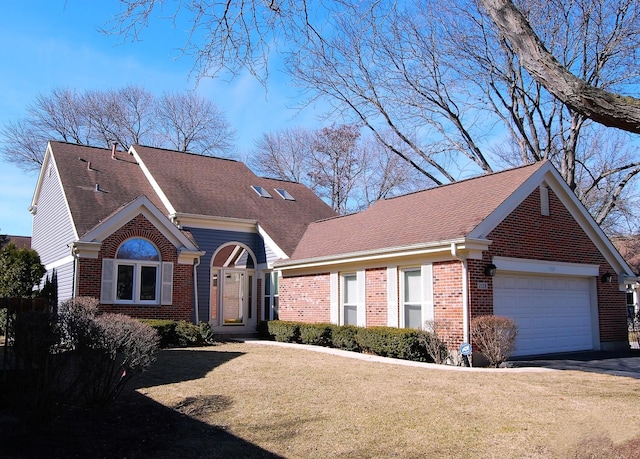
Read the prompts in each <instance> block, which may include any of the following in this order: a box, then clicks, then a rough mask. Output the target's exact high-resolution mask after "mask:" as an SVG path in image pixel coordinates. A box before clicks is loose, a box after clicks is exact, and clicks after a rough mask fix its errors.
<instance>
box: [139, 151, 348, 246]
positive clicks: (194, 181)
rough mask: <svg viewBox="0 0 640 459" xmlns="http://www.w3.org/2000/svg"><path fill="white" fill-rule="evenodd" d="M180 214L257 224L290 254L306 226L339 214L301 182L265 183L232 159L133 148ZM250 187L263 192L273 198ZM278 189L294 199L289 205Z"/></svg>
mask: <svg viewBox="0 0 640 459" xmlns="http://www.w3.org/2000/svg"><path fill="white" fill-rule="evenodd" d="M132 148H133V150H134V151H135V153H136V154H137V155H138V156H139V157H140V159H141V160H142V162H143V163H144V165H145V166H146V167H147V168H148V169H149V172H150V173H151V175H152V176H153V177H154V179H155V180H156V182H157V183H158V186H159V187H160V188H161V189H162V191H163V192H164V194H165V195H166V197H167V199H168V201H169V202H170V203H171V206H173V208H174V210H175V212H176V213H178V214H190V215H196V216H197V215H203V216H211V217H221V218H237V219H245V220H255V221H257V222H258V223H259V224H260V226H261V227H262V228H263V229H264V230H265V231H266V232H267V234H269V236H270V237H271V238H272V239H273V240H274V242H275V243H276V244H278V247H280V248H281V249H282V250H283V251H284V252H285V253H287V254H291V253H292V252H293V250H294V248H295V246H296V245H297V243H298V241H299V240H300V238H301V237H302V234H303V233H304V231H305V229H306V228H307V225H308V224H309V223H311V222H313V221H316V220H320V219H324V218H328V217H333V216H335V215H336V213H335V212H334V211H333V210H332V209H331V207H329V206H328V205H327V204H326V203H324V202H323V201H322V200H321V199H320V198H318V197H317V196H316V195H315V194H314V193H313V192H312V191H311V190H309V189H308V188H307V187H305V186H304V185H301V184H299V183H292V182H287V181H281V180H274V179H268V178H261V177H258V176H256V175H255V174H254V173H253V172H252V171H251V170H250V169H249V168H248V167H247V166H246V165H245V164H243V163H241V162H238V161H233V160H229V159H221V158H213V157H207V156H201V155H194V154H189V153H179V152H175V151H169V150H161V149H158V148H150V147H143V146H138V145H135V146H134V147H132ZM251 186H260V187H263V188H264V189H265V190H266V191H268V192H269V194H270V195H271V196H272V197H271V198H264V197H261V196H259V195H258V193H256V192H255V191H254V190H253V189H252V188H251ZM275 188H279V189H285V190H286V191H287V192H289V194H290V195H291V196H292V197H293V198H294V199H295V200H294V201H290V200H285V199H283V198H282V197H280V196H279V195H278V194H277V193H276V191H275Z"/></svg>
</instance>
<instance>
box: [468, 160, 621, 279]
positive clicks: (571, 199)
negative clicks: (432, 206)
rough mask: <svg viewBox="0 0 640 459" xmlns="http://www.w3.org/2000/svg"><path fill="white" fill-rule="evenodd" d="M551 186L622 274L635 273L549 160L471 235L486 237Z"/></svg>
mask: <svg viewBox="0 0 640 459" xmlns="http://www.w3.org/2000/svg"><path fill="white" fill-rule="evenodd" d="M540 185H545V186H548V187H549V188H550V189H551V190H552V191H553V192H554V194H555V195H556V196H557V197H558V199H559V200H560V202H562V204H563V205H564V206H565V207H566V209H567V210H568V211H569V213H570V214H571V215H572V216H573V218H574V219H575V220H576V222H577V223H578V225H579V226H580V227H581V228H582V230H583V231H584V232H585V233H586V234H587V236H588V237H589V238H590V239H591V241H592V242H593V243H594V245H595V246H596V247H597V248H598V250H599V251H600V252H601V253H602V255H603V256H604V257H605V259H606V260H607V262H608V263H609V264H610V265H611V267H612V268H613V269H614V270H615V271H616V272H617V273H618V275H619V276H621V277H634V274H633V270H632V269H631V267H630V266H629V265H628V264H627V262H626V261H625V260H624V258H622V256H621V255H620V253H619V252H618V251H617V250H616V248H615V247H614V246H613V244H612V243H611V241H610V240H609V238H608V237H607V235H606V234H605V233H604V231H602V228H600V226H599V225H598V224H597V223H596V222H595V220H594V219H593V217H592V216H591V214H589V211H588V210H587V209H586V207H584V205H583V204H582V203H581V202H580V200H579V199H578V197H577V196H576V194H575V193H574V192H573V191H572V190H571V188H569V185H567V182H565V181H564V179H563V178H562V176H561V175H560V173H559V172H558V171H557V169H556V168H555V167H554V166H553V164H551V162H547V164H545V165H544V166H543V167H541V168H540V169H538V170H537V171H536V172H535V173H534V174H533V175H532V176H531V177H529V179H527V180H526V181H525V182H524V183H523V184H522V185H521V186H520V187H519V188H518V189H517V190H516V191H515V192H514V193H513V194H512V195H511V196H509V198H507V199H506V200H505V201H504V202H503V203H502V204H500V205H499V206H498V207H497V208H496V210H494V211H493V212H492V213H491V215H489V217H487V218H486V219H485V220H484V221H483V222H481V223H480V224H479V225H478V226H477V227H476V228H474V230H473V231H471V233H469V235H468V237H471V238H480V239H484V238H486V237H487V235H488V234H489V233H490V232H491V231H492V230H493V229H494V228H496V227H497V226H498V225H499V224H500V223H501V222H502V221H503V220H504V219H505V218H506V217H507V216H508V215H509V214H510V213H511V212H513V211H514V210H515V209H516V208H517V207H518V206H519V205H520V204H521V203H522V202H523V201H524V200H525V199H526V198H527V197H528V196H529V195H530V194H531V193H533V192H534V191H535V190H536V189H538V188H539V187H540Z"/></svg>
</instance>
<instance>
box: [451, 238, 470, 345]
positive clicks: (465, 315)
mask: <svg viewBox="0 0 640 459" xmlns="http://www.w3.org/2000/svg"><path fill="white" fill-rule="evenodd" d="M451 255H453V256H454V257H455V258H457V259H458V260H460V261H461V262H462V340H463V342H465V343H469V342H470V341H469V339H470V333H469V276H468V269H467V259H466V258H465V257H462V256H460V255H458V247H457V246H456V243H455V242H452V243H451Z"/></svg>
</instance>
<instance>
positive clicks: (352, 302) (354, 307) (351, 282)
mask: <svg viewBox="0 0 640 459" xmlns="http://www.w3.org/2000/svg"><path fill="white" fill-rule="evenodd" d="M342 314H343V315H342V317H343V324H344V325H358V277H357V275H356V274H355V273H354V274H345V275H343V276H342Z"/></svg>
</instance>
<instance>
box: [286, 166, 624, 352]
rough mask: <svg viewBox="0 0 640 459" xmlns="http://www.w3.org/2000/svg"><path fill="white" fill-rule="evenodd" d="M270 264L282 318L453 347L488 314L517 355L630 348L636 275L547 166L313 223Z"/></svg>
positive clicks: (435, 190)
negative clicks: (419, 332)
mask: <svg viewBox="0 0 640 459" xmlns="http://www.w3.org/2000/svg"><path fill="white" fill-rule="evenodd" d="M274 266H275V268H276V269H277V270H278V271H279V272H280V273H281V278H280V289H279V301H280V303H279V314H280V318H281V319H283V320H292V321H303V322H331V323H336V324H354V325H358V326H366V327H371V326H391V327H422V326H423V324H425V322H426V321H434V323H435V324H436V326H437V329H438V330H439V332H440V334H441V335H442V337H443V338H444V339H445V341H446V342H447V345H448V346H449V347H450V348H451V349H458V348H459V346H460V345H461V344H462V343H469V342H470V339H471V338H470V321H471V320H472V319H473V318H474V317H477V316H480V315H486V314H496V315H503V316H509V317H512V318H513V319H515V321H516V323H517V324H518V327H519V333H518V337H517V341H516V349H515V352H514V355H520V356H522V355H535V354H548V353H558V352H569V351H581V350H592V349H593V350H595V349H602V350H611V349H619V348H628V347H629V343H628V336H627V319H626V317H627V316H626V305H625V303H626V301H625V297H626V293H625V292H626V288H627V285H630V284H632V283H634V282H635V275H634V273H633V271H632V270H631V268H630V267H629V265H628V264H627V263H626V262H625V260H624V259H623V258H622V256H621V255H620V254H619V252H618V251H617V250H616V249H615V248H614V246H613V245H612V243H611V241H610V240H609V239H608V238H607V237H606V236H605V234H604V233H603V232H602V230H601V229H600V228H599V226H598V225H597V224H596V223H595V222H594V220H593V219H592V218H591V216H590V215H589V213H588V212H587V210H586V209H585V208H584V206H583V205H582V204H581V203H580V202H579V201H578V199H577V198H576V196H575V194H574V193H573V192H572V191H571V190H570V189H569V188H568V186H567V185H566V183H565V182H564V181H563V179H562V177H561V176H560V175H559V173H558V172H557V170H556V169H555V168H554V167H553V165H552V164H551V163H550V162H547V161H544V162H539V163H536V164H533V165H529V166H524V167H520V168H516V169H512V170H508V171H503V172H498V173H494V174H489V175H483V176H480V177H477V178H472V179H468V180H464V181H460V182H457V183H452V184H449V185H445V186H440V187H437V188H433V189H428V190H425V191H421V192H416V193H412V194H408V195H404V196H400V197H395V198H391V199H385V200H381V201H379V202H376V203H375V204H373V205H372V206H371V207H369V208H368V209H366V210H364V211H363V212H360V213H356V214H353V215H346V216H341V217H334V218H329V219H325V220H322V221H317V222H314V223H311V224H310V225H309V226H308V228H307V230H306V231H305V233H304V235H303V236H302V239H301V240H300V242H299V244H298V245H297V247H296V248H295V250H294V251H293V253H292V255H291V256H290V257H289V258H288V259H281V260H279V261H277V262H276V263H275V265H274Z"/></svg>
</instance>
